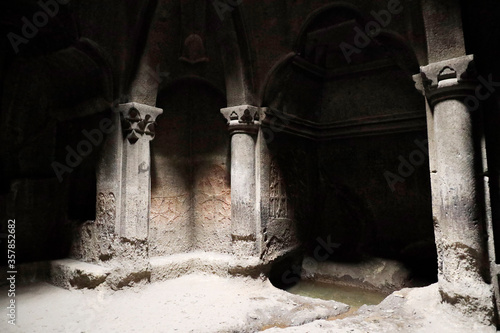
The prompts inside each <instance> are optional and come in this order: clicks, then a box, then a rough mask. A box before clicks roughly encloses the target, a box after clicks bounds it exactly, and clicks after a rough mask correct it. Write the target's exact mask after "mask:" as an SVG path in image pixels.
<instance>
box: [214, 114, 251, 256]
mask: <svg viewBox="0 0 500 333" xmlns="http://www.w3.org/2000/svg"><path fill="white" fill-rule="evenodd" d="M221 112H222V114H223V115H224V117H225V118H226V119H227V121H228V124H229V132H230V135H231V224H232V228H231V229H232V230H231V237H232V242H233V244H232V245H233V253H234V254H236V255H242V256H255V255H256V254H257V251H258V249H257V242H256V239H257V237H256V233H257V230H258V228H257V225H258V223H259V222H258V221H259V218H258V210H257V202H256V163H255V160H256V152H255V145H256V136H257V134H258V131H259V127H260V119H261V111H260V109H259V108H258V107H255V106H251V105H240V106H235V107H229V108H224V109H222V110H221Z"/></svg>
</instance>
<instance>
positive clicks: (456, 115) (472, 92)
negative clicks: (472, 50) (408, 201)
mask: <svg viewBox="0 0 500 333" xmlns="http://www.w3.org/2000/svg"><path fill="white" fill-rule="evenodd" d="M473 67H474V62H473V56H472V55H469V56H462V57H458V58H454V59H449V60H445V61H440V62H436V63H432V64H429V65H428V66H425V67H421V73H420V74H421V78H422V84H423V88H424V92H425V96H426V98H427V101H428V103H429V105H428V107H429V113H428V134H429V148H430V158H431V161H430V165H431V183H432V206H433V207H432V210H433V218H434V227H435V235H436V245H437V249H438V281H439V291H440V294H441V297H442V299H443V300H444V301H446V302H448V303H451V304H454V305H456V306H457V307H458V308H460V309H462V310H463V311H465V312H467V313H471V314H473V316H476V317H477V319H478V320H480V321H482V322H484V323H489V322H491V320H492V318H493V302H492V289H491V286H490V285H488V284H487V283H486V282H485V281H487V280H488V278H487V276H488V267H487V262H488V261H487V254H486V248H485V246H486V243H485V232H484V225H483V224H484V221H483V216H482V215H483V211H482V210H483V204H482V203H483V201H484V200H483V199H484V193H483V188H482V185H481V177H480V173H481V165H480V156H481V151H480V145H478V144H477V143H478V142H479V141H478V140H480V138H481V131H482V128H481V127H480V126H478V124H477V123H476V119H478V117H480V114H479V112H480V110H479V105H477V103H478V102H477V101H478V98H479V99H481V98H480V96H478V95H480V94H482V93H483V89H485V88H484V87H481V86H480V85H478V83H477V81H476V80H475V73H474V70H473Z"/></svg>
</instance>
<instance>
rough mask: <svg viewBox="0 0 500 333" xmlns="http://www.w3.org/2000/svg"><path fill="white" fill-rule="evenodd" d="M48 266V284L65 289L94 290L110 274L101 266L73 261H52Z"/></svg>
mask: <svg viewBox="0 0 500 333" xmlns="http://www.w3.org/2000/svg"><path fill="white" fill-rule="evenodd" d="M50 265H51V270H50V282H51V283H52V284H54V285H55V286H58V287H62V288H65V289H83V288H89V289H92V288H95V287H97V286H98V285H100V284H101V283H103V282H104V281H106V278H107V276H108V275H109V273H110V272H109V271H108V270H107V269H106V268H104V267H102V266H98V265H93V264H89V263H86V262H82V261H77V260H74V259H62V260H54V261H52V262H51V263H50Z"/></svg>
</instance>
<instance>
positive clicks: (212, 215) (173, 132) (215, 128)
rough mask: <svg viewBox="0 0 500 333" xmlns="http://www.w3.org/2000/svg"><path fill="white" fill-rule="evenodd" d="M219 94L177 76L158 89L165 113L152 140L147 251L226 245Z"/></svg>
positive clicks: (225, 148) (227, 203)
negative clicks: (166, 88)
mask: <svg viewBox="0 0 500 333" xmlns="http://www.w3.org/2000/svg"><path fill="white" fill-rule="evenodd" d="M223 103H224V100H223V98H222V97H221V96H219V95H217V94H216V93H215V92H214V91H212V90H211V89H209V88H207V87H206V86H204V85H197V84H195V83H191V84H190V85H184V84H183V83H182V82H181V83H179V84H178V85H177V86H176V87H174V88H173V89H172V91H171V92H166V93H164V94H160V96H159V99H158V105H159V106H160V107H162V108H163V109H164V116H162V118H161V119H160V120H158V131H157V133H156V138H155V140H154V141H153V143H152V184H151V185H152V186H151V192H152V199H151V219H150V229H149V231H150V235H149V239H150V253H151V255H152V256H159V255H168V254H173V253H180V252H189V251H194V250H204V251H219V252H227V251H229V249H230V221H231V196H230V194H231V190H230V186H229V170H228V164H227V163H228V153H229V135H228V133H227V128H226V124H225V121H224V118H223V117H222V116H221V115H220V111H219V110H220V108H221V105H223Z"/></svg>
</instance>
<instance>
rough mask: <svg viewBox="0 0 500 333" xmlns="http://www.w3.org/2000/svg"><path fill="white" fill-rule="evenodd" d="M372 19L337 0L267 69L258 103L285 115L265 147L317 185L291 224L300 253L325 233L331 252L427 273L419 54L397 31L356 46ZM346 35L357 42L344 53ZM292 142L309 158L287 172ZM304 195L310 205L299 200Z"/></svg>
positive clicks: (431, 271) (430, 254) (294, 178)
mask: <svg viewBox="0 0 500 333" xmlns="http://www.w3.org/2000/svg"><path fill="white" fill-rule="evenodd" d="M368 22H369V21H367V19H366V15H364V14H363V13H361V12H359V11H357V10H356V9H355V8H354V7H352V6H350V5H343V4H335V5H331V6H327V7H324V8H323V9H320V10H318V11H316V12H314V13H313V14H311V15H310V17H309V18H308V19H307V20H306V22H305V24H304V26H303V28H302V30H301V33H300V35H299V37H298V39H297V43H296V45H295V52H294V53H291V54H289V55H287V56H285V57H284V58H283V59H282V60H281V61H280V62H279V63H278V64H276V66H275V67H274V68H273V69H272V70H271V71H270V73H269V75H268V77H267V80H266V83H265V85H264V89H263V90H262V92H261V100H262V105H263V106H267V107H270V108H271V109H274V110H276V111H274V112H275V113H276V112H277V114H279V117H281V118H283V119H285V123H286V125H285V126H284V127H283V128H282V129H281V130H279V131H272V132H273V135H274V139H273V140H270V141H269V142H268V147H269V150H270V153H271V155H272V156H285V157H284V158H277V159H276V160H277V161H279V166H280V168H281V172H282V173H283V174H284V175H288V176H285V178H286V180H287V181H288V182H289V183H292V184H293V183H294V182H295V183H299V184H300V182H307V184H306V186H305V187H306V188H307V187H311V186H313V188H314V190H311V191H303V192H302V193H301V198H300V199H299V200H296V202H297V204H296V205H297V206H296V207H294V209H295V211H297V210H299V211H300V210H302V211H303V212H304V213H303V216H300V217H299V218H297V223H298V228H297V230H299V233H300V234H299V235H298V238H299V239H301V240H303V245H304V247H305V251H306V254H308V255H310V256H312V257H314V249H316V248H317V247H318V246H320V245H321V244H322V243H325V242H326V241H330V242H333V243H335V244H338V245H339V246H338V247H337V248H336V249H335V251H333V252H332V253H330V254H329V260H332V261H353V262H356V261H360V260H365V258H367V257H382V258H386V259H393V260H397V261H399V262H402V263H405V264H408V266H409V267H410V268H411V269H412V270H413V273H415V275H420V276H416V277H418V278H423V279H425V280H426V282H430V281H433V280H434V279H435V278H436V262H437V259H436V249H435V243H434V233H433V223H432V213H431V193H430V181H429V165H428V155H427V143H426V137H427V134H426V133H427V132H426V121H425V101H424V98H423V96H422V95H420V94H419V93H418V91H417V90H416V89H415V87H414V82H413V81H412V74H414V73H417V72H418V68H419V66H418V61H417V57H416V56H415V53H414V52H413V50H412V48H411V47H410V46H409V44H408V43H407V42H406V41H405V39H404V38H403V37H402V36H401V35H400V34H398V33H396V32H394V31H389V30H385V29H381V30H380V31H379V33H378V34H376V35H374V36H373V37H370V38H369V41H368V42H366V43H365V44H363V47H361V46H359V45H358V46H356V43H355V41H356V38H359V37H357V34H358V31H363V30H364V29H365V27H366V24H367V23H368ZM343 43H346V44H350V45H352V46H354V47H356V48H357V51H356V52H354V53H353V54H352V55H351V56H350V57H349V58H348V59H347V58H346V54H345V50H343V49H342V47H341V45H344V44H343ZM358 44H359V43H358ZM271 118H272V117H271ZM265 125H266V124H265ZM266 126H269V128H270V129H271V130H272V126H271V124H270V123H267V125H266ZM287 137H293V138H294V140H295V142H294V141H292V140H290V139H287ZM300 147H302V148H300ZM297 150H302V151H304V152H305V154H306V155H305V156H307V158H306V159H303V160H307V161H314V162H313V163H315V164H314V166H311V165H307V164H305V163H302V164H301V165H300V168H302V171H301V172H298V173H297V172H295V173H291V172H290V171H291V170H293V168H295V169H297V166H296V165H295V164H296V163H294V162H293V161H292V160H290V159H289V158H287V157H286V155H287V154H288V153H287V152H293V151H297ZM272 159H273V157H271V160H272ZM309 163H310V162H309ZM304 173H306V174H307V175H305V174H304ZM298 180H300V182H299V181H298ZM304 202H308V203H312V205H313V208H312V209H311V208H309V209H308V208H302V209H301V208H300V205H301V204H302V203H304ZM295 215H296V217H297V214H295ZM421 273H422V274H421Z"/></svg>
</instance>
